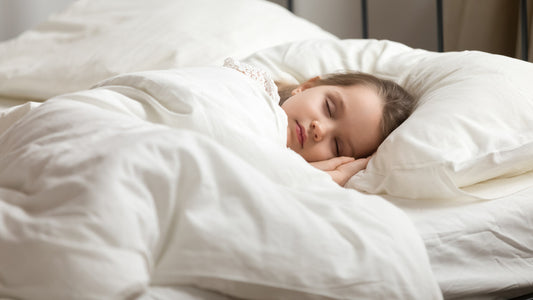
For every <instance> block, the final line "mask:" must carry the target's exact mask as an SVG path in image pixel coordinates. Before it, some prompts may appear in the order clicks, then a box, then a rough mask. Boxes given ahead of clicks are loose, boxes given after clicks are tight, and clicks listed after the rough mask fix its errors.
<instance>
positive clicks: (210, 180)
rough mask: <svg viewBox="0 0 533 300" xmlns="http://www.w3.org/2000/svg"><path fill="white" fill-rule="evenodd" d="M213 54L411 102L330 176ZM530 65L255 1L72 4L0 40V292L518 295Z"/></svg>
mask: <svg viewBox="0 0 533 300" xmlns="http://www.w3.org/2000/svg"><path fill="white" fill-rule="evenodd" d="M206 7H209V8H210V9H206ZM228 57H232V58H234V59H235V60H238V61H241V62H242V63H244V64H249V65H253V66H257V67H259V68H261V69H263V70H265V71H266V72H267V73H268V74H269V75H270V76H271V77H272V78H273V79H276V80H284V81H288V82H293V83H297V82H302V81H304V80H306V79H308V78H311V77H313V76H316V75H318V74H323V73H327V72H334V71H338V70H347V69H348V70H356V71H363V72H368V73H372V74H375V75H377V76H380V77H383V78H387V79H393V80H395V81H397V82H398V83H400V84H401V85H403V86H404V87H405V88H406V89H407V90H408V91H409V92H411V93H413V94H414V95H415V96H416V97H417V98H418V99H419V102H418V105H417V107H416V109H415V111H414V112H413V114H412V116H410V117H409V118H408V120H407V121H406V122H405V123H403V124H402V125H401V126H400V127H399V128H398V129H396V130H395V131H394V132H393V133H392V134H391V135H390V136H389V137H388V138H387V139H386V140H385V141H384V142H383V144H382V145H381V146H380V147H379V149H378V151H377V152H376V154H375V155H374V156H373V158H372V159H371V160H370V162H369V165H368V167H367V169H366V170H364V171H362V172H359V173H358V174H356V175H355V176H354V177H352V178H351V179H350V180H349V182H348V183H347V185H346V186H345V187H344V188H342V187H339V186H338V185H337V184H336V183H334V182H333V181H332V180H331V179H330V178H329V176H328V175H327V174H325V173H323V172H321V171H319V170H317V169H315V168H313V167H311V166H310V165H309V164H308V163H307V162H305V161H304V160H303V159H302V158H301V157H299V156H298V155H297V154H295V153H294V152H292V151H291V150H288V149H286V148H285V136H286V131H284V130H286V128H284V127H285V126H286V125H284V124H285V123H284V122H286V121H285V119H284V115H283V112H282V111H281V108H280V107H279V106H278V105H277V103H274V102H273V101H272V97H271V95H270V94H269V91H268V90H266V89H264V87H263V86H260V85H259V84H257V82H256V81H254V80H253V78H250V77H247V76H246V74H243V73H241V72H236V71H235V70H234V69H231V68H225V67H222V65H223V63H224V61H225V59H226V58H228ZM531 78H533V66H532V65H531V63H527V62H524V61H519V60H516V59H511V58H506V57H503V56H498V55H493V54H488V53H482V52H477V51H464V52H448V53H436V52H430V51H425V50H421V49H412V48H410V47H408V46H405V45H403V44H400V43H397V42H393V41H387V40H372V39H360V40H358V39H353V40H341V39H338V38H337V37H335V36H334V35H332V34H330V33H328V32H326V31H324V30H323V29H321V28H319V27H318V26H316V25H314V24H312V23H310V22H308V21H306V20H304V19H301V18H298V17H296V16H294V15H293V14H291V13H290V12H288V11H287V10H285V9H284V8H282V7H280V6H278V5H275V4H272V3H269V2H266V1H259V0H225V1H215V0H198V1H184V0H156V1H151V2H147V1H142V0H134V1H132V0H115V1H104V0H90V1H89V0H78V1H76V2H74V3H73V4H72V5H71V6H69V7H68V8H67V9H65V10H64V11H62V12H59V13H57V14H55V15H53V16H51V17H50V18H49V19H48V20H47V21H45V22H44V23H42V24H40V25H39V26H37V27H36V28H34V29H32V30H29V31H26V32H25V33H23V34H22V35H20V36H19V37H17V38H15V39H12V40H9V41H6V42H3V43H1V44H0V98H1V101H0V107H1V111H0V221H1V223H2V226H0V297H2V298H8V299H11V298H13V299H208V300H210V299H214V300H218V299H511V298H514V297H522V298H521V299H525V298H527V297H528V296H527V295H528V294H530V293H533V236H532V235H531V228H533V201H532V200H533V130H532V128H533V117H532V116H533V88H532V87H531V84H530V81H531ZM243 82H244V83H246V84H243Z"/></svg>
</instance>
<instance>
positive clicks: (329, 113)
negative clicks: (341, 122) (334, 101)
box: [326, 99, 333, 118]
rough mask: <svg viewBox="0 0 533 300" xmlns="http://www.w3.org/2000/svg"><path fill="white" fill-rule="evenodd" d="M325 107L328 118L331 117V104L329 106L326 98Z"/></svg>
mask: <svg viewBox="0 0 533 300" xmlns="http://www.w3.org/2000/svg"><path fill="white" fill-rule="evenodd" d="M326 109H327V111H328V116H329V117H330V118H332V117H333V113H332V112H331V106H330V104H329V101H328V100H327V99H326Z"/></svg>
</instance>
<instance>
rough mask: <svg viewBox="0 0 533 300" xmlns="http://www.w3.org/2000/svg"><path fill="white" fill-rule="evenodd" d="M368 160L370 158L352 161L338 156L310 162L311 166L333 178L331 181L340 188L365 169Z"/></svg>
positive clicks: (352, 159)
mask: <svg viewBox="0 0 533 300" xmlns="http://www.w3.org/2000/svg"><path fill="white" fill-rule="evenodd" d="M369 160H370V157H367V158H360V159H354V158H353V157H346V156H340V157H334V158H331V159H328V160H323V161H317V162H312V163H311V165H312V166H313V167H315V168H317V169H320V170H322V171H325V172H327V173H328V174H329V175H330V176H331V178H333V181H335V182H336V183H338V184H339V185H340V186H344V185H345V184H346V182H347V181H348V179H350V177H352V176H353V175H355V174H356V173H357V172H359V171H361V170H363V169H365V168H366V165H367V164H368V161H369Z"/></svg>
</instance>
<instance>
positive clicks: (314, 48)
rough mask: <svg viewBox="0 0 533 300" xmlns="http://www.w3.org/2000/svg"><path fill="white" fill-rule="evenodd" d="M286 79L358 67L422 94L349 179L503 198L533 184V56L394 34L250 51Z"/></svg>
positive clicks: (424, 192)
mask: <svg viewBox="0 0 533 300" xmlns="http://www.w3.org/2000/svg"><path fill="white" fill-rule="evenodd" d="M245 61H246V62H247V63H250V64H255V65H258V66H260V67H263V68H266V69H267V70H270V71H271V72H272V74H273V77H274V78H275V79H277V80H286V81H289V82H302V81H304V80H305V79H307V78H311V77H313V76H316V75H320V74H324V73H329V72H334V71H339V70H355V71H362V72H367V73H371V74H374V75H376V76H379V77H382V78H386V79H392V80H394V81H396V82H398V83H399V84H400V85H402V86H404V87H405V88H406V89H407V90H408V91H409V92H411V93H412V94H413V95H415V97H416V98H417V99H418V104H417V107H416V109H415V111H414V112H413V114H412V115H411V116H410V117H409V118H408V119H407V120H406V121H405V122H404V123H403V124H402V125H401V126H400V127H399V128H397V129H396V130H395V131H394V132H393V133H392V134H391V135H390V136H389V137H388V138H387V139H385V141H384V142H383V143H382V144H381V145H380V147H379V149H378V151H377V153H376V154H375V156H374V157H373V158H372V159H371V160H370V162H369V164H368V167H367V169H366V170H364V171H362V172H359V173H358V174H356V175H355V176H354V177H352V178H351V179H350V180H349V182H348V183H347V185H346V186H347V187H351V188H356V189H360V190H363V191H366V192H369V193H378V194H388V195H391V196H397V197H402V198H411V199H441V200H442V199H473V198H474V199H494V198H499V197H503V196H506V195H509V194H512V193H514V192H517V191H519V190H522V189H524V188H527V187H530V186H533V181H532V180H531V174H532V173H531V172H532V170H533V130H532V129H533V86H531V84H530V82H529V81H530V79H531V78H533V65H532V64H531V63H527V62H523V61H520V60H517V59H512V58H508V57H504V56H499V55H494V54H488V53H483V52H478V51H463V52H449V53H435V52H430V51H425V50H420V49H412V48H409V47H407V46H405V45H402V44H399V43H395V42H391V41H386V40H383V41H377V40H343V41H325V40H310V41H304V42H295V43H290V44H286V45H281V46H278V47H274V48H270V49H265V50H263V51H260V52H258V53H255V54H253V55H252V56H250V57H248V58H247V59H246V60H245Z"/></svg>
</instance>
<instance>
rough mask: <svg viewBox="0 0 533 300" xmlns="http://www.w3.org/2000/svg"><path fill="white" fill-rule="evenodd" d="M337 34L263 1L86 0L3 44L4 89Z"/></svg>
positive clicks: (198, 60) (46, 92)
mask: <svg viewBox="0 0 533 300" xmlns="http://www.w3.org/2000/svg"><path fill="white" fill-rule="evenodd" d="M307 38H332V39H333V38H335V37H334V36H333V35H332V34H330V33H327V32H326V31H324V30H322V29H321V28H319V27H318V26H316V25H314V24H312V23H310V22H308V21H306V20H304V19H301V18H298V17H296V16H294V15H293V14H291V13H290V12H288V11H287V10H286V9H284V8H282V7H280V6H278V5H276V4H273V3H269V2H267V1H258V0H226V1H218V0H195V1H189V0H155V1H145V0H113V1H108V0H79V1H76V2H75V3H74V4H72V5H71V6H70V7H69V8H67V9H66V10H65V11H63V12H61V13H59V14H57V15H54V16H52V17H51V18H50V19H48V20H47V21H46V22H44V23H42V24H41V25H39V26H38V27H37V28H35V29H33V30H30V31H27V32H25V33H23V34H22V35H21V36H19V37H18V38H15V39H13V40H10V41H7V42H4V43H2V44H0V95H2V96H6V97H19V98H24V99H34V100H44V99H47V98H50V97H52V96H55V95H58V94H63V93H67V92H73V91H78V90H83V89H88V88H90V87H91V86H92V85H94V84H96V83H97V82H99V81H101V80H104V79H106V78H109V77H111V76H114V75H117V74H122V73H126V72H133V71H141V70H151V69H168V68H175V67H184V66H201V65H221V64H222V62H223V60H224V58H226V57H228V56H233V57H236V58H240V57H243V56H247V55H250V54H251V53H253V52H255V51H257V50H259V49H263V48H265V47H271V46H274V45H277V44H281V43H286V42H291V41H296V40H301V39H307Z"/></svg>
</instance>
